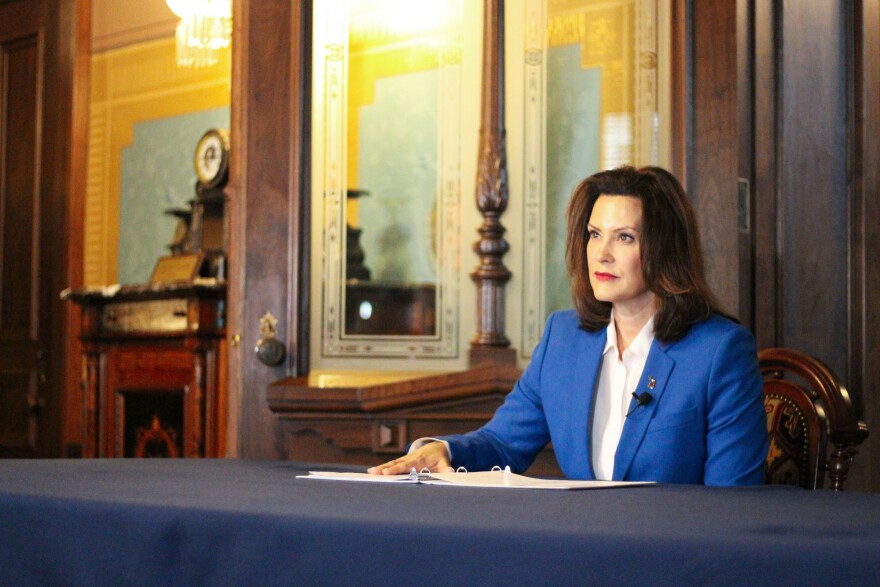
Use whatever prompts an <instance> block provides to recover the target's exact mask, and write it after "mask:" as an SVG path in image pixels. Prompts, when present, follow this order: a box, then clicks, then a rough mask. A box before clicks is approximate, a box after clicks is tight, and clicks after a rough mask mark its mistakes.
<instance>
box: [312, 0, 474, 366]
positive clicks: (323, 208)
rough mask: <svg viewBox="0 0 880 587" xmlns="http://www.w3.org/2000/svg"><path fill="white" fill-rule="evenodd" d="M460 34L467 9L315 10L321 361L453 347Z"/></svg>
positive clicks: (438, 5)
mask: <svg viewBox="0 0 880 587" xmlns="http://www.w3.org/2000/svg"><path fill="white" fill-rule="evenodd" d="M461 27H462V11H461V0H442V1H441V0H401V1H392V0H349V1H343V2H332V3H328V2H319V3H315V7H314V27H313V30H314V45H313V59H314V62H313V80H314V88H313V94H312V95H313V112H312V120H313V128H315V129H317V130H316V132H315V133H314V136H313V142H312V144H313V152H312V158H313V172H312V185H313V192H312V201H313V206H312V216H313V231H312V234H313V243H312V249H313V251H318V252H322V253H323V254H321V255H320V256H314V257H313V276H312V281H313V283H317V284H319V285H320V287H321V290H320V295H319V296H317V297H316V299H320V300H321V301H322V303H321V304H314V306H320V310H319V311H320V316H319V317H318V323H320V324H321V329H322V332H321V336H322V341H321V345H320V348H321V350H322V354H323V355H325V356H413V355H416V356H428V357H430V356H454V354H455V352H456V348H457V347H456V345H457V342H456V341H457V334H456V330H457V328H458V324H457V322H458V318H457V303H456V300H455V299H453V296H454V294H455V292H456V291H457V279H458V278H457V267H456V263H457V255H458V222H459V221H458V218H459V210H458V207H459V199H460V198H459V195H460V187H459V184H460V178H459V174H460V171H459V167H460V165H459V163H460V161H459V150H460V128H459V127H460V123H459V119H460V104H461V96H460V94H461V89H460V88H461V71H460V70H461V42H462V33H461Z"/></svg>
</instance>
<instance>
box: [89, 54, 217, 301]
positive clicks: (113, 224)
mask: <svg viewBox="0 0 880 587" xmlns="http://www.w3.org/2000/svg"><path fill="white" fill-rule="evenodd" d="M229 71H230V69H229V51H228V50H227V51H225V52H224V53H223V55H222V57H221V60H220V62H219V63H218V64H217V65H216V66H213V67H205V68H201V69H191V68H179V67H177V64H176V61H175V48H174V38H173V37H169V38H167V39H159V40H155V41H149V42H145V43H138V44H135V45H130V46H127V47H123V48H119V49H113V50H109V51H106V52H104V53H100V54H96V55H94V56H93V57H92V82H91V92H92V96H91V104H90V115H89V154H88V161H89V163H88V184H87V191H86V216H85V243H84V259H83V263H84V282H85V285H87V286H94V285H106V284H112V283H116V282H117V259H118V243H119V194H120V171H121V162H122V149H123V148H124V147H126V146H127V145H128V144H130V143H131V140H132V131H133V128H134V125H135V124H136V123H139V122H145V121H150V120H155V119H160V118H166V117H169V116H177V115H181V114H189V113H193V112H199V111H202V110H208V109H212V108H219V107H223V106H229V92H230V75H229Z"/></svg>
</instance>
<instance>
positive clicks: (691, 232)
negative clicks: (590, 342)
mask: <svg viewBox="0 0 880 587" xmlns="http://www.w3.org/2000/svg"><path fill="white" fill-rule="evenodd" d="M602 195H605V196H633V197H636V198H638V199H639V200H640V201H641V203H642V233H641V238H640V255H641V261H642V272H643V274H644V279H645V284H646V285H647V287H648V289H649V290H650V291H652V292H653V293H654V294H656V295H657V301H658V308H657V313H656V315H655V316H654V336H655V337H656V338H657V339H658V340H660V341H662V342H672V341H675V340H678V339H680V338H681V337H682V336H684V335H685V334H686V333H687V331H688V330H689V329H690V327H691V325H693V324H696V323H698V322H701V321H703V320H706V319H707V318H709V316H710V315H712V314H713V313H718V314H722V315H725V314H724V312H722V311H721V310H720V309H719V306H718V303H717V301H716V300H715V296H714V295H713V294H712V292H711V290H710V289H709V286H708V285H707V284H706V276H705V274H704V271H703V251H702V248H701V246H700V236H699V231H698V230H697V222H696V218H695V216H694V211H693V208H692V207H691V204H690V202H689V201H688V198H687V195H686V194H685V192H684V188H682V187H681V184H680V183H679V182H678V180H677V179H675V177H674V176H673V175H672V174H671V173H669V172H668V171H666V170H665V169H661V168H659V167H642V168H639V169H636V168H634V167H619V168H617V169H611V170H608V171H601V172H599V173H596V174H595V175H591V176H590V177H588V178H586V179H585V180H583V181H582V182H581V183H580V184H578V186H577V187H576V188H575V189H574V192H573V193H572V197H571V201H570V202H569V204H568V213H567V214H568V242H567V244H566V250H565V260H566V264H567V266H568V272H569V275H570V276H571V295H572V299H573V301H574V306H575V309H576V310H577V313H578V315H579V316H580V320H581V327H582V328H584V329H585V330H589V331H593V332H594V331H597V330H600V329H602V328H605V327H607V326H608V321H609V317H610V315H611V303H610V302H602V301H599V300H597V299H596V296H595V294H594V293H593V287H592V286H591V285H590V276H589V269H588V267H587V242H588V241H589V238H590V237H589V229H588V228H587V223H588V222H589V220H590V215H591V214H592V213H593V206H594V205H595V203H596V200H597V199H598V198H599V196H602Z"/></svg>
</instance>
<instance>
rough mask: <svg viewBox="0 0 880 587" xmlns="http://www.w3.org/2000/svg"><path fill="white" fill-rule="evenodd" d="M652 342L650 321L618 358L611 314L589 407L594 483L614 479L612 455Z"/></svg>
mask: <svg viewBox="0 0 880 587" xmlns="http://www.w3.org/2000/svg"><path fill="white" fill-rule="evenodd" d="M653 342H654V317H653V316H651V318H650V319H649V320H648V322H647V323H646V324H645V325H644V326H643V327H642V330H641V331H640V332H639V334H638V335H637V336H636V337H635V339H634V340H633V341H632V343H631V344H630V345H629V348H627V349H626V350H625V351H623V356H622V358H618V357H620V353H619V352H618V350H617V331H616V330H615V328H614V313H613V312H612V313H611V320H609V322H608V328H607V331H606V341H605V350H603V351H602V366H601V369H600V371H599V385H598V388H597V390H596V405H595V406H594V407H593V427H592V438H591V440H592V443H591V446H592V455H591V458H592V460H593V472H594V473H595V474H596V479H602V480H609V479H612V478H613V476H614V454H615V453H616V452H617V444H618V443H619V442H620V434H621V432H622V431H623V425H624V423H625V422H626V411H627V407H628V406H629V403H630V400H632V393H633V392H634V391H635V390H636V386H637V385H638V383H639V379H640V378H641V376H642V371H644V369H645V362H646V361H647V360H648V353H649V352H650V350H651V344H652V343H653Z"/></svg>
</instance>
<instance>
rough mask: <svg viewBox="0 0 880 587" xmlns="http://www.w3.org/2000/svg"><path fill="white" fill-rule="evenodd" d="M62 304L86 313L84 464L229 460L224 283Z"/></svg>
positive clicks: (75, 294)
mask: <svg viewBox="0 0 880 587" xmlns="http://www.w3.org/2000/svg"><path fill="white" fill-rule="evenodd" d="M66 297H68V298H70V299H72V300H73V301H74V302H76V303H77V304H79V305H80V306H81V308H82V331H81V334H80V339H81V340H82V343H83V376H84V378H85V381H84V385H83V389H84V397H83V404H84V405H83V445H82V453H83V456H85V457H218V456H223V454H224V448H225V446H224V445H225V436H226V419H227V415H226V348H225V297H226V286H225V283H223V282H217V281H215V280H207V283H204V284H202V283H199V284H163V285H151V286H132V287H122V288H120V289H118V290H116V291H112V290H106V289H105V290H95V289H89V290H78V291H71V292H67V295H66Z"/></svg>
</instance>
